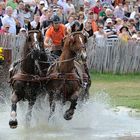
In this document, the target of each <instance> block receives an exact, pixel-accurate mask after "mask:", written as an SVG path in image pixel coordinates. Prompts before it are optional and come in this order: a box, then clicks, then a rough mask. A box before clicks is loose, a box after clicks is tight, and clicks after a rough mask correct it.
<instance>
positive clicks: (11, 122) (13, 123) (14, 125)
mask: <svg viewBox="0 0 140 140" xmlns="http://www.w3.org/2000/svg"><path fill="white" fill-rule="evenodd" d="M17 125H18V121H17V119H15V120H12V119H11V120H10V121H9V126H10V128H12V129H15V128H17Z"/></svg>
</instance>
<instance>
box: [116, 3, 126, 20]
mask: <svg viewBox="0 0 140 140" xmlns="http://www.w3.org/2000/svg"><path fill="white" fill-rule="evenodd" d="M114 16H115V17H116V18H120V19H123V18H124V10H123V5H122V3H119V5H118V6H116V7H115V9H114Z"/></svg>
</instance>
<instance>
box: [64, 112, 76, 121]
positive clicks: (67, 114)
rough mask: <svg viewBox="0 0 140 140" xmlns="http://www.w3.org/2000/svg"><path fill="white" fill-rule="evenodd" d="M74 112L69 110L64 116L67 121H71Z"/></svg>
mask: <svg viewBox="0 0 140 140" xmlns="http://www.w3.org/2000/svg"><path fill="white" fill-rule="evenodd" d="M73 114H74V111H73V110H68V111H66V113H65V114H64V119H65V120H71V119H72V117H73Z"/></svg>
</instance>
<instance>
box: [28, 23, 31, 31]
mask: <svg viewBox="0 0 140 140" xmlns="http://www.w3.org/2000/svg"><path fill="white" fill-rule="evenodd" d="M31 29H32V27H31V24H30V22H29V23H28V31H30V30H31Z"/></svg>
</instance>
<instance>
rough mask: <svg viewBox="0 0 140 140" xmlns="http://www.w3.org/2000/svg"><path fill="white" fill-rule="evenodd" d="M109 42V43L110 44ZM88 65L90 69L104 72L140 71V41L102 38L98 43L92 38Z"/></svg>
mask: <svg viewBox="0 0 140 140" xmlns="http://www.w3.org/2000/svg"><path fill="white" fill-rule="evenodd" d="M108 42H109V44H108ZM87 52H88V66H89V68H90V69H93V70H95V71H98V72H101V73H104V72H111V73H120V74H122V73H137V72H140V43H139V42H136V41H129V42H128V43H125V42H122V41H120V40H109V41H108V40H106V39H104V40H100V43H99V41H98V43H96V40H95V39H94V38H90V39H89V40H88V44H87Z"/></svg>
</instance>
